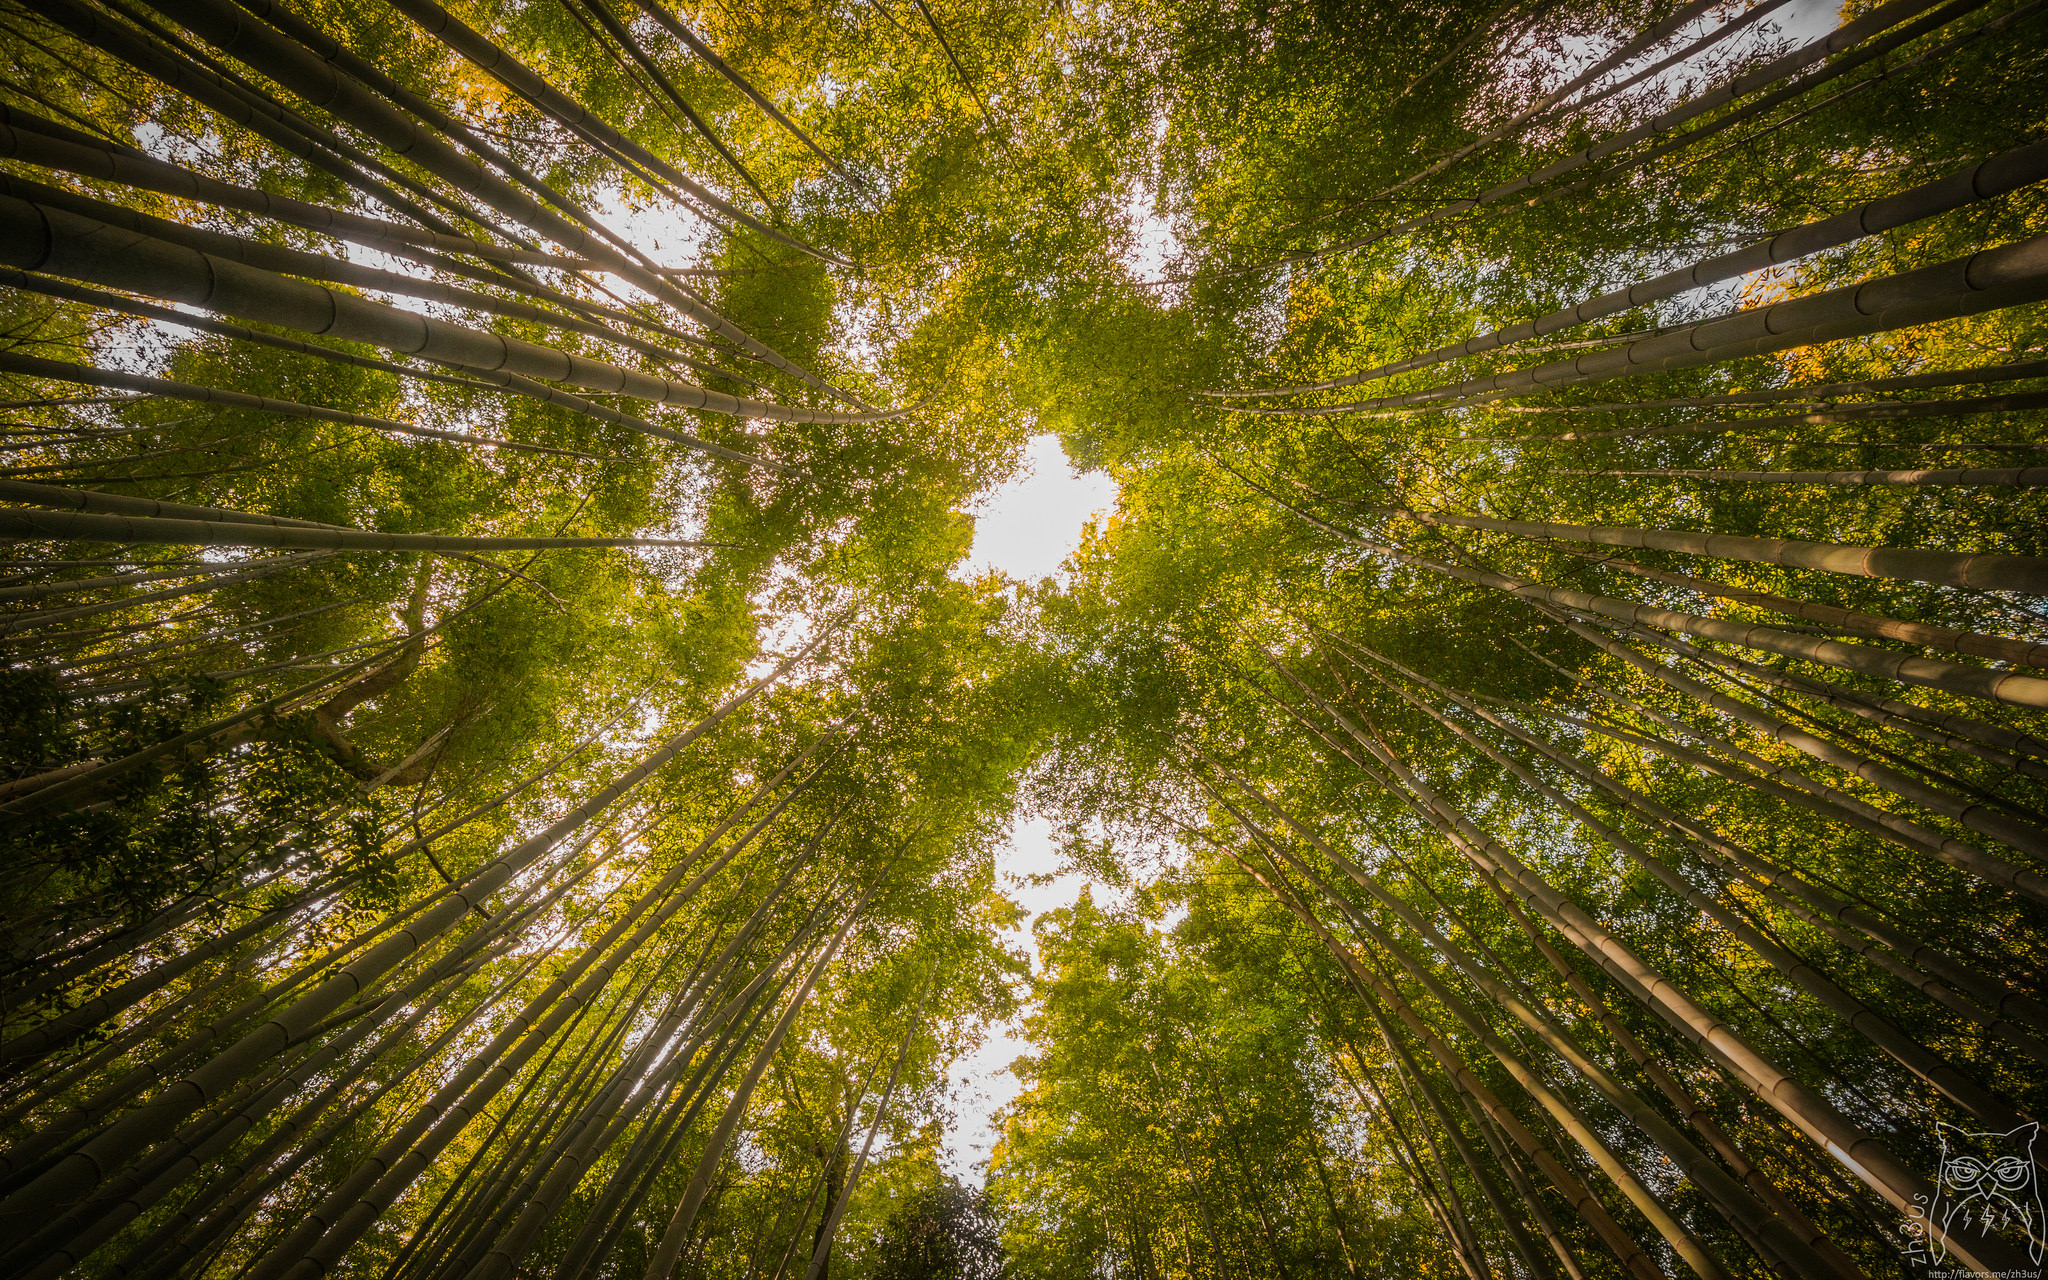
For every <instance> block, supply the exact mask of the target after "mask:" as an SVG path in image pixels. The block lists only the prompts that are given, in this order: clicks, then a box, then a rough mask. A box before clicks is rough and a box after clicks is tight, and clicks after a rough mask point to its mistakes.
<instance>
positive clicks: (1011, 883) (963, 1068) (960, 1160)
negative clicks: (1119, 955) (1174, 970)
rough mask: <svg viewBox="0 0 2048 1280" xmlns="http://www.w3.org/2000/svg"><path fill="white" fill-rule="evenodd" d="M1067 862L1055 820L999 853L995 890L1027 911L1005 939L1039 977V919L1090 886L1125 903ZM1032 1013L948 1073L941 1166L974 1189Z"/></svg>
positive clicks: (1022, 827) (1017, 836) (1037, 824)
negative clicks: (1067, 867)
mask: <svg viewBox="0 0 2048 1280" xmlns="http://www.w3.org/2000/svg"><path fill="white" fill-rule="evenodd" d="M1063 861H1064V859H1063V858H1062V856H1061V854H1060V849H1059V846H1058V845H1056V844H1055V843H1053V826H1052V823H1051V822H1050V821H1048V820H1047V819H1045V818H1039V817H1029V818H1022V817H1020V818H1019V819H1018V820H1017V822H1016V823H1015V825H1013V826H1012V827H1011V828H1010V838H1009V840H1008V841H1006V842H1005V843H1004V845H1003V846H1002V847H1001V848H999V849H997V850H996V887H997V889H999V890H1000V891H1001V892H1002V893H1003V895H1004V896H1005V897H1007V898H1009V899H1010V900H1011V901H1012V902H1015V903H1016V904H1017V905H1018V906H1020V907H1022V908H1024V912H1025V916H1024V919H1023V920H1022V921H1020V922H1019V923H1018V925H1017V927H1016V928H1015V929H1013V930H1010V931H1009V932H1006V933H1003V934H1000V935H998V936H999V937H1000V939H1001V940H1002V942H1003V943H1004V944H1005V945H1007V946H1010V947H1013V948H1016V949H1017V950H1020V951H1022V952H1024V954H1025V955H1026V956H1028V957H1029V958H1030V960H1031V971H1032V973H1034V974H1036V973H1037V972H1038V945H1037V942H1036V940H1035V939H1034V938H1033V937H1032V933H1031V926H1032V923H1033V922H1034V921H1036V920H1037V919H1038V917H1039V916H1042V915H1044V914H1045V913H1046V912H1048V911H1056V910H1059V909H1061V908H1063V907H1071V906H1073V905H1074V903H1075V901H1076V900H1078V899H1079V898H1080V896H1081V890H1082V889H1084V888H1086V889H1089V890H1090V892H1091V893H1092V895H1093V897H1094V899H1095V902H1096V904H1097V905H1099V906H1103V907H1116V906H1121V905H1123V904H1124V901H1125V897H1126V895H1125V894H1124V893H1123V892H1122V891H1120V890H1117V889H1113V888H1111V887H1109V886H1106V885H1102V884H1096V883H1093V882H1092V881H1090V880H1089V878H1088V877H1087V876H1086V875H1084V874H1083V873H1081V872H1078V871H1068V872H1066V873H1064V874H1061V872H1060V867H1061V864H1062V862H1063ZM1040 876H1050V877H1052V878H1051V880H1049V881H1048V882H1047V883H1044V884H1034V883H1032V881H1033V879H1034V878H1036V877H1040ZM1028 1012H1029V1010H1028V1008H1027V1009H1024V1010H1020V1011H1019V1012H1018V1015H1017V1017H1016V1018H1014V1019H1011V1020H1009V1021H1007V1022H993V1023H989V1024H988V1026H987V1028H986V1029H987V1032H988V1036H987V1039H985V1040H983V1041H982V1044H981V1048H979V1049H977V1050H976V1051H974V1052H973V1053H970V1054H966V1055H963V1056H962V1057H961V1058H959V1059H958V1060H957V1061H955V1062H954V1063H953V1066H952V1068H951V1070H950V1071H949V1072H948V1073H947V1077H946V1084H947V1088H948V1091H949V1092H950V1093H951V1095H952V1101H953V1111H954V1122H953V1127H952V1129H951V1130H949V1131H948V1132H947V1134H946V1140H945V1143H944V1145H943V1147H942V1148H941V1150H940V1153H939V1163H940V1165H941V1167H943V1168H944V1169H945V1171H946V1172H947V1173H949V1174H951V1175H953V1176H954V1177H956V1178H958V1179H959V1180H960V1181H961V1182H963V1183H965V1184H967V1185H968V1186H979V1185H981V1184H982V1182H983V1181H984V1179H985V1178H986V1177H987V1174H988V1158H989V1152H990V1151H991V1150H992V1149H993V1148H994V1147H995V1143H996V1139H997V1137H998V1136H1000V1133H999V1130H998V1129H997V1126H996V1114H997V1113H998V1112H1000V1111H1001V1110H1002V1109H1003V1108H1004V1107H1006V1106H1008V1105H1010V1103H1011V1102H1013V1101H1015V1099H1016V1097H1017V1095H1018V1093H1019V1092H1021V1091H1022V1090H1023V1084H1022V1082H1020V1081H1019V1080H1018V1079H1017V1077H1016V1076H1014V1075H1012V1074H1010V1064H1011V1063H1012V1062H1014V1061H1016V1060H1017V1056H1018V1055H1019V1054H1023V1053H1029V1052H1030V1051H1031V1042H1030V1041H1029V1040H1027V1039H1025V1037H1024V1029H1023V1021H1024V1017H1025V1015H1026V1014H1027V1013H1028Z"/></svg>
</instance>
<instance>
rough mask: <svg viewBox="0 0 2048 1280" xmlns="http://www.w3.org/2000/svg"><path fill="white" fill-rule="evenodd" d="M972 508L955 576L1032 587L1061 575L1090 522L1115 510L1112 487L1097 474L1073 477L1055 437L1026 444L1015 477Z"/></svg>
mask: <svg viewBox="0 0 2048 1280" xmlns="http://www.w3.org/2000/svg"><path fill="white" fill-rule="evenodd" d="M973 505H974V508H975V512H974V515H975V519H974V545H973V547H972V548H971V549H970V550H969V551H968V553H967V560H966V562H965V564H963V565H962V566H961V567H960V568H958V569H956V570H955V571H954V575H953V576H954V577H956V578H970V577H973V576H975V575H976V574H979V573H982V572H986V571H988V570H991V569H992V570H995V571H996V572H998V573H1002V574H1007V575H1008V576H1010V577H1012V578H1015V579H1017V580H1018V581H1020V582H1036V581H1037V580H1039V579H1040V578H1045V577H1050V576H1052V575H1054V574H1057V573H1059V572H1060V567H1061V565H1063V564H1064V563H1065V562H1066V559H1067V557H1068V556H1070V555H1072V554H1073V553H1074V550H1075V548H1077V547H1079V546H1080V545H1081V531H1082V530H1083V529H1084V528H1086V527H1087V525H1088V522H1089V521H1091V520H1094V519H1096V518H1097V517H1099V516H1101V515H1103V514H1105V513H1106V512H1108V511H1110V510H1112V509H1114V507H1115V506H1116V482H1115V481H1114V480H1111V479H1110V478H1109V476H1107V475H1106V474H1104V473H1103V472H1100V471H1076V470H1075V469H1074V464H1073V463H1072V462H1071V461H1069V460H1068V458H1067V454H1066V450H1064V449H1062V448H1061V447H1060V441H1059V437H1058V436H1055V435H1052V434H1050V433H1043V434H1040V435H1035V436H1032V437H1031V439H1030V440H1029V441H1027V442H1026V443H1025V446H1024V465H1023V467H1022V468H1020V469H1019V470H1018V472H1017V474H1016V475H1014V476H1012V477H1011V478H1010V479H1009V480H1008V481H1007V482H1005V483H1003V484H1001V485H998V486H997V487H996V488H994V489H992V490H990V491H988V492H986V493H984V494H981V495H979V496H978V497H977V498H976V500H975V502H974V504H973Z"/></svg>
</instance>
